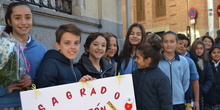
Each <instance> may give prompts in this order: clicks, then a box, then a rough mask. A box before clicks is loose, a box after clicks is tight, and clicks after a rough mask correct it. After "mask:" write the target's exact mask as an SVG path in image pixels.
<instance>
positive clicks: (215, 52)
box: [211, 48, 220, 62]
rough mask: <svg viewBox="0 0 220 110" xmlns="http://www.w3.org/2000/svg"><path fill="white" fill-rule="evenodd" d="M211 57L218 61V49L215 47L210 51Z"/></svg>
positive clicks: (219, 56) (219, 58)
mask: <svg viewBox="0 0 220 110" xmlns="http://www.w3.org/2000/svg"><path fill="white" fill-rule="evenodd" d="M211 58H212V59H213V60H214V61H215V62H218V61H219V60H220V49H218V48H215V49H214V50H213V51H212V53H211Z"/></svg>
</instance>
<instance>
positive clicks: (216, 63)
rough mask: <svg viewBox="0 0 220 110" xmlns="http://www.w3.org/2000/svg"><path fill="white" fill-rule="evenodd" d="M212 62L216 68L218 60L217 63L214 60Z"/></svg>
mask: <svg viewBox="0 0 220 110" xmlns="http://www.w3.org/2000/svg"><path fill="white" fill-rule="evenodd" d="M212 62H213V63H214V65H215V67H217V66H218V64H219V62H220V60H219V61H218V62H217V63H216V62H215V61H214V60H212Z"/></svg>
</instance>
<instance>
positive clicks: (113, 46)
mask: <svg viewBox="0 0 220 110" xmlns="http://www.w3.org/2000/svg"><path fill="white" fill-rule="evenodd" d="M109 40H110V49H109V50H107V53H106V54H107V57H113V56H114V55H115V53H116V52H117V50H118V47H117V40H116V38H115V37H110V39H109Z"/></svg>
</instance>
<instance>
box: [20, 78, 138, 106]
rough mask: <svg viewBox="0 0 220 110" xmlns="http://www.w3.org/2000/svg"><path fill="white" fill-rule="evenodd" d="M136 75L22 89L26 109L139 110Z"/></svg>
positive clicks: (23, 104)
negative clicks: (137, 105) (135, 90)
mask: <svg viewBox="0 0 220 110" xmlns="http://www.w3.org/2000/svg"><path fill="white" fill-rule="evenodd" d="M133 89H134V88H133V83H132V76H131V74H129V75H123V76H115V77H109V78H103V79H97V80H93V81H89V82H78V83H71V84H65V85H60V86H53V87H47V88H41V89H37V90H36V89H34V90H29V91H23V92H21V102H22V109H23V110H64V109H65V110H70V109H73V108H74V109H75V110H136V104H135V96H134V90H133Z"/></svg>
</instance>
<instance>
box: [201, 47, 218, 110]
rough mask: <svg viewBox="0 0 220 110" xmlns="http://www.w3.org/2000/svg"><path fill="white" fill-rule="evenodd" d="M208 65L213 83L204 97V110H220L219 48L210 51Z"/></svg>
mask: <svg viewBox="0 0 220 110" xmlns="http://www.w3.org/2000/svg"><path fill="white" fill-rule="evenodd" d="M209 55H210V58H211V60H210V63H211V67H212V71H213V75H214V83H213V85H212V87H211V88H210V90H209V92H208V93H207V94H206V96H205V110H219V109H220V81H219V79H220V65H219V62H220V46H219V45H215V46H213V47H212V48H211V49H210V51H209Z"/></svg>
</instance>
